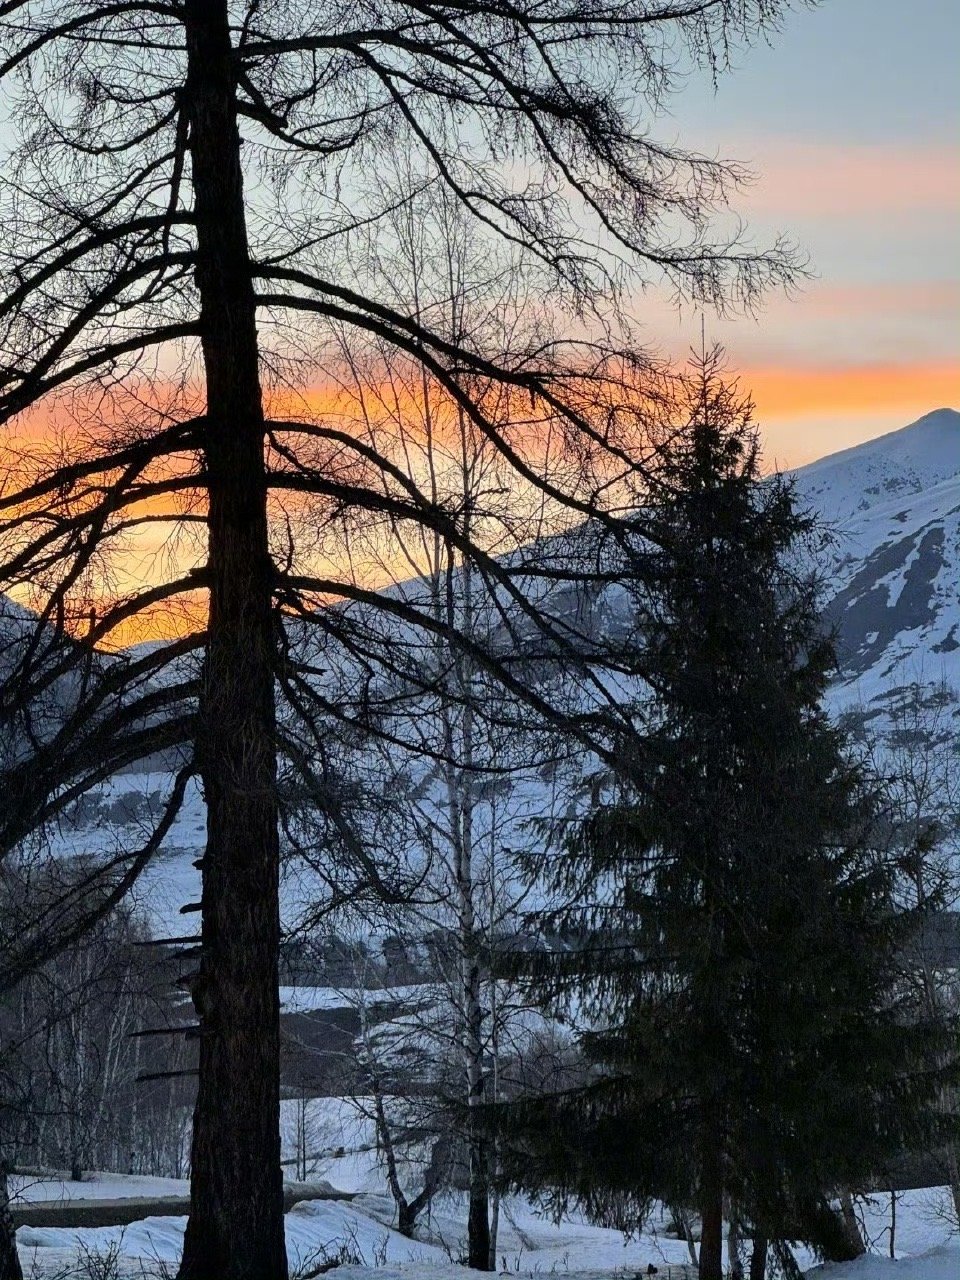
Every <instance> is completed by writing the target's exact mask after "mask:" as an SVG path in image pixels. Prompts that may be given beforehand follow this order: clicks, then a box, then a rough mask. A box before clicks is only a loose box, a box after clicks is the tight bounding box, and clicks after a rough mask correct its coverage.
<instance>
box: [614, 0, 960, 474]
mask: <svg viewBox="0 0 960 1280" xmlns="http://www.w3.org/2000/svg"><path fill="white" fill-rule="evenodd" d="M735 59H736V62H737V64H738V65H737V66H736V67H735V69H734V70H733V71H731V72H729V73H727V74H726V75H725V76H723V77H722V78H721V79H720V81H719V83H718V85H717V88H716V91H714V89H713V86H712V85H711V83H710V80H709V77H708V76H707V75H706V74H695V75H694V76H693V77H692V78H691V79H690V81H689V82H688V83H687V84H686V85H685V86H684V88H683V90H682V92H680V93H678V94H677V95H676V96H675V97H674V98H673V99H672V101H671V103H670V104H669V113H668V114H665V115H664V116H663V117H662V118H661V119H660V120H659V121H658V123H657V126H656V133H657V135H658V136H660V137H662V138H664V139H665V140H669V141H679V142H681V143H682V144H683V145H685V146H687V147H689V148H691V149H696V150H700V151H702V152H704V153H706V154H709V155H719V156H720V157H723V158H727V159H736V160H741V161H744V162H746V163H747V164H748V165H749V166H750V167H751V169H752V170H753V171H754V172H755V174H756V175H757V180H756V182H755V184H754V185H753V186H752V187H751V189H750V190H749V192H747V193H746V194H745V195H744V196H741V197H739V198H738V200H737V209H738V210H740V211H742V212H743V214H744V215H745V217H746V219H747V221H748V223H749V226H750V228H751V230H752V232H754V233H755V238H756V239H757V240H759V241H761V242H764V241H766V242H769V241H770V239H771V238H772V237H773V236H774V235H775V234H776V233H777V232H783V233H785V234H786V235H788V236H789V237H790V238H791V239H793V240H795V241H796V242H798V244H799V245H800V247H801V248H802V250H803V251H804V252H805V254H806V255H808V257H809V260H810V266H811V268H812V270H813V272H814V273H815V278H814V279H813V280H812V281H810V282H809V283H808V284H807V285H806V286H805V287H804V288H803V290H802V291H801V293H800V295H799V296H797V297H794V298H793V299H787V298H784V297H782V296H776V297H771V298H770V299H768V301H767V303H766V305H765V306H764V308H763V310H762V311H761V313H760V314H759V315H758V316H757V317H755V318H751V317H738V318H737V319H736V320H731V321H719V320H717V319H716V318H715V317H712V316H708V317H707V318H706V330H707V336H708V339H710V338H712V339H715V340H718V341H722V342H723V343H724V345H725V346H726V347H727V350H728V352H729V357H730V363H731V365H732V366H733V367H734V368H735V369H736V370H738V371H739V372H740V373H741V377H742V383H743V386H744V387H745V388H750V389H752V391H753V393H754V396H755V399H756V402H757V410H758V418H759V421H760V424H761V427H762V429H763V432H764V437H765V441H766V458H767V464H768V465H771V466H772V465H779V466H782V467H789V466H796V465H800V464H802V463H804V462H807V461H810V460H811V459H813V458H816V457H821V456H823V455H824V454H828V453H832V452H834V451H836V450H838V449H843V448H846V447H848V446H849V445H852V444H857V443H859V442H860V441H862V440H865V439H869V438H871V437H872V436H876V435H880V434H882V433H883V432H885V431H890V430H892V429H895V428H897V427H900V426H904V425H906V424H907V423H909V422H912V421H914V420H915V419H916V418H918V417H920V416H921V415H922V414H923V413H925V412H927V411H928V410H931V409H935V408H940V407H942V406H944V405H949V406H952V407H955V408H956V407H960V0H910V3H906V2H905V0H824V3H823V4H822V5H821V6H819V7H815V8H801V9H798V10H797V11H796V12H794V13H792V14H791V15H790V16H789V17H788V19H787V21H786V24H785V27H784V30H783V31H782V32H781V33H780V34H779V35H777V36H774V37H772V38H771V41H770V42H769V43H768V44H759V45H756V46H754V47H753V48H751V49H748V50H741V51H739V52H738V53H737V54H736V55H735ZM639 318H640V319H641V321H645V320H646V315H645V313H644V312H642V311H641V312H640V313H639ZM649 323H650V328H651V336H652V337H654V338H655V339H656V341H657V342H658V343H659V344H660V345H661V347H664V348H665V349H666V350H669V351H671V352H676V353H682V352H684V351H685V350H686V349H687V348H688V346H689V344H690V343H691V342H692V341H694V340H696V342H697V345H699V332H700V320H699V317H695V316H693V315H692V314H690V313H689V312H684V313H683V314H678V313H677V312H676V311H675V310H672V309H667V308H666V307H665V306H660V307H652V309H651V314H650V317H649Z"/></svg>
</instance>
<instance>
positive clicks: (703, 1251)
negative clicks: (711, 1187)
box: [698, 1194, 723, 1280]
mask: <svg viewBox="0 0 960 1280" xmlns="http://www.w3.org/2000/svg"><path fill="white" fill-rule="evenodd" d="M698 1275H699V1280H723V1197H722V1195H719V1194H717V1195H713V1194H707V1195H705V1196H704V1200H703V1205H702V1208H701V1226H700V1270H699V1272H698Z"/></svg>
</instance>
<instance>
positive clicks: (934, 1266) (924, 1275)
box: [338, 1244, 960, 1280]
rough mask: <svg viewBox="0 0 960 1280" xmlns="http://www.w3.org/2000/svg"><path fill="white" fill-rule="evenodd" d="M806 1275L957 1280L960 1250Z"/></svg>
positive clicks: (824, 1279) (821, 1279)
mask: <svg viewBox="0 0 960 1280" xmlns="http://www.w3.org/2000/svg"><path fill="white" fill-rule="evenodd" d="M338 1274H340V1273H338ZM806 1274H807V1275H808V1276H810V1277H811V1280H957V1276H960V1247H958V1246H957V1245H955V1244H954V1245H942V1246H941V1247H940V1248H938V1249H931V1250H930V1251H929V1252H927V1253H923V1254H918V1255H915V1256H913V1257H911V1258H897V1259H890V1258H878V1257H876V1256H867V1257H863V1258H858V1259H857V1261H856V1262H841V1263H831V1264H828V1265H826V1266H822V1267H814V1268H813V1270H812V1271H808V1272H807V1273H806ZM381 1280H385V1278H381Z"/></svg>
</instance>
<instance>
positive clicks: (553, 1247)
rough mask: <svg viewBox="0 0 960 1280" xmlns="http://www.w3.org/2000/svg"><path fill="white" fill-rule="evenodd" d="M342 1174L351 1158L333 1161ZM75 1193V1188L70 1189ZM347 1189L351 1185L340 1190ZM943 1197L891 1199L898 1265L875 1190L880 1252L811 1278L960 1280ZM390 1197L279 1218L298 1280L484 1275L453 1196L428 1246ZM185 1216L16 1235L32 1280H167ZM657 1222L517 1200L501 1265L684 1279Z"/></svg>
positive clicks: (92, 1187) (116, 1185)
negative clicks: (332, 1264)
mask: <svg viewBox="0 0 960 1280" xmlns="http://www.w3.org/2000/svg"><path fill="white" fill-rule="evenodd" d="M371 1162H372V1153H360V1154H358V1155H356V1156H355V1157H354V1158H353V1178H352V1181H353V1182H354V1183H361V1182H369V1181H371V1180H372V1178H373V1166H372V1163H371ZM335 1163H336V1164H338V1165H339V1166H340V1168H341V1171H342V1172H344V1173H347V1171H348V1158H347V1157H345V1156H344V1157H339V1158H337V1159H336V1161H335ZM184 1185H185V1184H183V1183H180V1182H176V1181H174V1180H172V1179H159V1178H125V1177H123V1176H122V1175H103V1176H102V1177H100V1178H98V1179H96V1180H95V1181H92V1182H84V1183H81V1184H70V1183H66V1184H63V1183H53V1182H46V1183H44V1182H37V1181H33V1180H25V1182H24V1185H23V1187H22V1194H23V1196H24V1198H27V1199H40V1198H43V1199H53V1198H58V1197H59V1196H64V1197H69V1196H70V1195H75V1194H83V1195H84V1196H86V1197H88V1198H89V1197H91V1196H93V1195H100V1196H104V1197H119V1196H128V1195H143V1194H160V1195H163V1194H166V1195H170V1194H173V1193H176V1192H181V1191H182V1190H183V1188H184ZM75 1188H76V1189H75ZM343 1189H347V1188H343ZM942 1204H943V1193H942V1192H939V1191H915V1192H906V1193H903V1194H902V1195H901V1196H899V1197H898V1203H897V1234H896V1252H897V1255H898V1257H897V1260H896V1261H892V1260H890V1259H889V1258H887V1257H883V1256H880V1255H881V1254H885V1253H887V1252H888V1249H889V1226H890V1204H889V1196H888V1195H886V1194H879V1195H877V1196H875V1197H873V1198H872V1200H871V1201H870V1202H869V1203H868V1205H867V1206H866V1212H865V1222H866V1227H867V1233H868V1236H869V1238H870V1239H871V1241H872V1242H873V1247H874V1249H875V1250H876V1253H874V1254H873V1255H872V1256H870V1257H867V1258H865V1259H862V1260H861V1261H859V1262H856V1263H849V1264H844V1265H842V1266H828V1267H819V1268H818V1267H815V1266H814V1263H813V1259H811V1258H809V1257H801V1259H800V1261H801V1265H803V1266H807V1267H811V1268H813V1269H812V1270H811V1272H810V1275H811V1278H813V1277H816V1280H957V1277H958V1276H960V1243H958V1242H957V1240H956V1238H954V1239H953V1240H951V1239H950V1228H949V1226H948V1225H947V1223H946V1222H945V1220H944V1218H943V1216H942V1213H941V1209H942ZM392 1217H393V1213H392V1204H391V1202H390V1200H389V1198H388V1197H386V1196H384V1195H382V1194H374V1193H370V1192H367V1193H363V1194H360V1195H359V1196H358V1197H357V1199H355V1200H354V1201H352V1202H350V1203H345V1202H341V1201H336V1202H329V1201H315V1202H310V1203H306V1204H300V1205H297V1206H296V1207H295V1208H294V1209H293V1210H292V1211H291V1212H290V1213H289V1214H288V1215H287V1218H286V1225H287V1248H288V1253H289V1257H290V1264H291V1273H292V1275H293V1276H294V1277H295V1276H296V1275H297V1274H298V1273H301V1274H302V1273H303V1272H305V1271H308V1270H309V1269H311V1267H313V1266H316V1265H317V1263H318V1262H319V1261H322V1260H324V1259H332V1258H335V1257H340V1258H342V1259H343V1260H344V1263H345V1264H346V1263H348V1262H349V1263H351V1264H353V1265H344V1266H343V1267H341V1268H338V1269H337V1271H336V1273H335V1274H336V1275H337V1276H342V1277H343V1278H344V1280H360V1278H361V1277H368V1276H375V1277H376V1280H415V1277H423V1280H468V1278H469V1277H471V1276H473V1275H475V1274H477V1275H478V1274H479V1273H473V1272H470V1271H468V1270H467V1269H466V1268H464V1267H463V1266H460V1265H458V1264H457V1262H456V1259H457V1257H458V1256H459V1254H460V1251H461V1249H462V1234H461V1233H462V1224H463V1221H464V1208H463V1205H462V1204H460V1203H459V1202H458V1201H457V1200H456V1199H448V1200H446V1201H441V1202H439V1203H438V1204H437V1205H436V1207H435V1210H434V1212H433V1214H432V1216H431V1218H430V1220H429V1222H425V1223H424V1233H423V1234H424V1239H422V1240H419V1241H411V1240H407V1239H405V1238H404V1237H402V1236H400V1235H399V1234H398V1233H397V1232H396V1231H394V1230H393V1229H392V1227H391V1225H390V1224H391V1221H392ZM184 1225H185V1219H183V1218H147V1219H145V1220H144V1221H142V1222H136V1223H133V1224H131V1225H129V1226H127V1227H101V1228H86V1229H74V1228H47V1227H44V1228H37V1227H22V1228H21V1229H20V1230H19V1231H18V1233H17V1242H18V1245H19V1248H20V1255H21V1258H22V1261H23V1263H24V1271H25V1275H26V1276H27V1277H30V1278H31V1280H32V1278H34V1277H35V1278H36V1280H54V1278H56V1280H67V1278H68V1277H69V1278H70V1280H73V1278H74V1277H76V1278H77V1280H101V1278H102V1280H121V1278H126V1277H137V1278H138V1280H139V1278H143V1280H146V1278H147V1277H149V1278H150V1280H164V1278H165V1277H168V1276H172V1275H173V1274H175V1270H176V1263H177V1261H178V1258H179V1255H180V1249H181V1245H182V1238H183V1228H184ZM663 1228H664V1222H663V1221H662V1220H661V1221H657V1220H654V1221H653V1222H652V1223H651V1224H649V1226H648V1228H647V1229H646V1230H645V1231H644V1233H643V1234H642V1235H641V1236H640V1237H639V1238H638V1239H635V1240H633V1241H629V1242H626V1243H625V1242H624V1241H623V1238H622V1237H621V1236H620V1235H619V1233H617V1232H614V1231H605V1230H602V1229H600V1228H597V1227H592V1226H590V1225H589V1224H587V1223H585V1222H583V1221H582V1220H577V1219H572V1220H569V1221H566V1222H563V1223H560V1224H553V1223H551V1222H549V1221H547V1220H545V1219H544V1218H543V1217H541V1216H540V1215H538V1214H537V1212H536V1211H535V1210H534V1209H533V1207H532V1206H531V1205H529V1204H528V1203H526V1202H525V1201H522V1200H510V1201H509V1202H508V1203H507V1204H506V1205H505V1206H504V1216H503V1219H502V1223H501V1233H500V1248H499V1249H498V1254H499V1255H500V1256H499V1257H498V1269H499V1270H500V1271H501V1273H504V1272H506V1273H507V1274H510V1275H514V1276H519V1277H536V1278H539V1277H546V1276H565V1275H569V1276H575V1277H577V1280H614V1278H615V1277H622V1278H624V1280H626V1278H629V1280H633V1277H635V1276H637V1275H638V1274H643V1273H645V1272H646V1268H647V1264H648V1263H651V1262H652V1263H653V1264H654V1265H655V1266H657V1267H658V1268H659V1277H660V1280H686V1277H687V1276H688V1275H689V1274H692V1273H691V1272H690V1271H689V1270H688V1268H687V1266H686V1265H685V1264H687V1262H688V1255H687V1249H686V1245H685V1244H683V1243H681V1242H680V1241H678V1240H675V1239H671V1238H668V1237H667V1236H665V1235H664V1234H663Z"/></svg>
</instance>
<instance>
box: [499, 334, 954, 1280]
mask: <svg viewBox="0 0 960 1280" xmlns="http://www.w3.org/2000/svg"><path fill="white" fill-rule="evenodd" d="M751 408H752V406H751V405H750V403H749V402H748V401H745V400H742V399H741V398H739V397H738V395H737V393H736V389H735V387H731V386H730V385H728V384H727V383H726V382H725V381H724V379H723V377H722V374H721V367H720V355H719V353H712V354H709V355H705V356H704V357H703V359H702V361H701V362H700V363H699V367H698V368H697V369H696V370H695V372H694V376H693V377H692V378H691V381H690V387H689V416H688V418H687V419H686V421H680V422H678V425H677V429H676V431H675V433H674V434H673V435H672V436H670V437H668V438H667V439H666V440H665V441H664V445H663V454H664V469H663V478H664V483H665V488H664V491H663V492H662V494H661V495H660V496H659V498H657V497H656V495H654V498H655V500H654V503H653V505H652V507H651V509H650V510H649V511H648V513H647V521H646V523H645V526H644V529H645V532H647V533H649V534H650V535H652V538H653V541H652V542H651V543H649V544H648V545H647V546H646V547H645V548H644V547H643V546H642V545H640V546H638V548H637V552H636V564H637V572H636V574H635V576H634V575H632V574H631V572H630V566H625V585H626V586H627V589H628V590H630V586H629V584H630V582H631V581H632V582H633V583H634V584H636V589H635V591H634V601H635V610H636V620H635V625H636V636H637V643H638V649H639V651H640V652H641V653H642V661H643V665H644V673H645V675H646V677H647V680H648V687H647V690H646V694H645V696H643V697H641V698H640V699H638V701H637V702H636V704H635V707H634V713H635V715H636V716H637V719H638V722H639V724H640V725H641V726H642V728H641V729H640V731H639V733H638V737H637V739H636V741H635V742H634V743H633V744H632V745H631V744H629V743H627V744H625V748H624V752H623V754H622V757H621V762H620V768H619V770H618V771H617V773H616V774H615V775H614V776H613V778H612V779H610V781H609V783H608V788H607V789H606V797H605V798H604V799H603V800H602V801H601V802H599V803H598V804H597V805H596V806H595V808H594V811H593V812H592V813H590V814H589V815H588V816H586V817H585V818H583V819H580V820H579V821H578V822H577V824H576V826H575V827H574V829H573V831H572V832H571V834H570V836H569V838H568V840H567V842H566V844H565V846H564V848H563V849H561V850H559V851H558V853H557V856H556V862H555V864H554V865H553V867H552V869H551V870H552V878H553V880H554V882H555V884H556V885H557V886H559V888H560V890H561V900H562V901H565V902H567V903H571V902H572V903H573V905H572V906H565V907H563V908H562V909H561V910H560V911H559V913H557V914H556V915H554V916H553V917H552V918H551V921H550V922H551V924H552V926H553V927H554V928H557V927H558V926H562V927H563V930H564V934H565V936H566V937H567V938H568V939H570V940H571V945H570V948H569V950H568V951H566V952H563V953H559V954H557V955H555V956H553V957H549V956H548V957H547V958H546V959H545V960H544V961H543V963H542V965H541V967H542V969H543V976H544V980H545V981H546V983H547V990H548V991H552V992H553V993H554V995H557V994H559V995H560V996H561V997H567V996H569V995H571V994H573V995H575V996H576V997H577V999H578V1001H579V1002H580V1008H581V1010H582V1011H583V1013H582V1020H581V1027H582V1030H581V1035H580V1043H581V1047H582V1049H583V1052H584V1056H585V1060H586V1062H587V1064H589V1067H590V1068H591V1071H590V1079H589V1080H588V1082H587V1083H586V1084H585V1085H584V1086H583V1087H581V1088H579V1089H574V1090H572V1091H570V1092H569V1093H567V1094H563V1095H560V1096H559V1097H553V1098H549V1097H548V1098H546V1099H544V1100H540V1101H533V1102H530V1103H524V1104H523V1105H522V1106H521V1108H520V1110H519V1116H520V1117H521V1118H523V1117H525V1119H526V1122H527V1125H528V1130H527V1140H526V1141H525V1142H523V1143H522V1144H520V1146H519V1147H518V1148H517V1150H516V1151H515V1155H514V1173H513V1176H514V1180H515V1181H516V1182H517V1183H518V1184H520V1185H522V1186H526V1187H532V1188H534V1189H538V1188H539V1189H540V1190H541V1191H543V1190H544V1188H546V1189H547V1190H548V1191H549V1190H550V1189H551V1188H552V1189H553V1194H555V1195H557V1196H558V1197H559V1198H560V1199H561V1200H562V1199H563V1198H564V1197H565V1198H567V1199H568V1200H572V1201H575V1202H579V1203H580V1204H582V1205H583V1206H584V1207H585V1208H586V1209H587V1210H588V1212H590V1213H591V1214H592V1215H594V1216H596V1217H598V1218H600V1219H601V1220H603V1221H605V1222H607V1223H610V1224H614V1225H617V1226H620V1227H623V1228H624V1229H628V1230H629V1229H635V1228H636V1227H637V1225H638V1224H639V1223H640V1221H642V1218H643V1214H644V1213H645V1211H646V1208H647V1206H648V1205H649V1203H650V1201H652V1200H654V1199H658V1200H661V1201H663V1202H664V1203H666V1204H668V1205H680V1206H689V1207H691V1208H693V1209H694V1210H695V1211H696V1212H697V1214H698V1216H699V1218H700V1221H701V1224H702V1226H701V1242H700V1252H699V1274H700V1276H701V1280H721V1277H722V1275H723V1222H724V1217H725V1215H726V1216H727V1217H728V1219H729V1220H731V1221H733V1222H735V1223H736V1224H737V1227H738V1228H739V1227H740V1226H741V1225H742V1226H743V1227H745V1228H746V1229H748V1230H749V1231H750V1232H751V1233H752V1234H753V1235H754V1238H755V1240H756V1241H758V1242H759V1243H758V1246H757V1248H758V1259H765V1257H766V1250H767V1247H768V1245H767V1243H766V1242H769V1246H770V1247H771V1248H772V1249H774V1250H775V1252H776V1254H777V1260H778V1263H779V1264H780V1266H781V1267H782V1268H785V1269H786V1270H787V1271H788V1273H790V1274H797V1275H798V1274H799V1272H798V1271H797V1268H796V1265H795V1264H794V1263H793V1262H792V1257H791V1255H790V1252H789V1242H790V1241H791V1240H795V1239H801V1240H804V1241H806V1242H808V1243H810V1244H812V1245H813V1246H814V1247H816V1248H818V1249H820V1250H821V1251H822V1252H824V1253H825V1254H827V1256H832V1257H844V1256H850V1255H851V1248H852V1246H851V1240H850V1238H849V1236H848V1235H847V1233H846V1231H845V1229H844V1226H843V1223H842V1220H841V1219H840V1217H839V1215H838V1214H837V1213H836V1212H835V1211H834V1210H833V1209H832V1208H831V1204H830V1201H831V1198H832V1197H834V1196H836V1195H837V1194H838V1193H840V1192H842V1191H844V1190H845V1189H849V1188H851V1187H859V1186H864V1185H869V1179H871V1178H872V1177H877V1176H882V1175H883V1173H884V1171H885V1170H887V1169H888V1168H889V1166H890V1161H891V1160H892V1159H894V1158H896V1157H897V1156H898V1155H899V1154H902V1153H903V1152H904V1151H910V1150H913V1151H917V1150H926V1149H927V1144H928V1143H930V1142H936V1141H937V1139H938V1137H939V1138H940V1139H941V1140H942V1138H943V1136H944V1135H945V1134H946V1133H947V1132H949V1130H950V1129H951V1127H952V1126H955V1124H956V1116H955V1115H953V1116H946V1115H945V1114H944V1113H943V1111H942V1097H941V1089H942V1088H943V1085H944V1084H945V1082H946V1081H948V1080H949V1079H950V1078H952V1076H953V1075H954V1074H955V1073H956V1071H957V1065H958V1064H957V1058H956V1050H955V1047H954V1048H953V1050H952V1051H950V1050H949V1049H948V1046H949V1042H950V1041H949V1037H950V1034H951V1033H950V1030H949V1028H946V1027H944V1026H943V1025H942V1023H941V1024H938V1022H937V1020H936V1019H935V1018H932V1017H929V1016H924V1015H921V1016H919V1017H910V1016H909V1015H908V1013H907V1002H906V1000H905V999H904V992H903V990H902V984H901V968H902V966H901V957H900V950H901V947H902V944H903V940H904V938H905V937H906V936H908V933H909V930H910V929H911V927H912V925H911V921H910V918H909V916H908V915H906V914H904V913H902V912H900V911H898V909H897V884H898V877H899V864H898V859H897V857H896V856H891V854H890V851H889V848H888V842H887V838H886V830H885V827H886V823H885V821H883V820H882V819H883V814H884V804H885V802H884V797H883V795H882V792H881V790H880V787H879V784H878V782H877V781H876V780H875V779H874V778H873V777H872V776H871V774H870V773H869V771H867V770H866V769H865V768H864V767H863V766H862V765H861V764H860V763H859V762H858V760H857V758H856V756H855V755H854V754H853V752H852V751H851V750H850V744H849V743H848V742H847V741H846V740H845V739H844V736H843V734H842V733H841V731H840V730H839V729H837V728H836V727H835V726H834V725H833V724H831V722H830V720H829V718H828V717H827V714H826V713H825V711H824V710H823V708H822V705H821V702H822V698H823V694H824V692H825V688H826V683H827V679H828V676H829V673H830V672H831V670H832V669H833V666H834V659H833V651H832V646H831V643H830V640H829V636H828V635H826V634H825V624H824V623H823V621H822V619H821V617H820V615H819V611H818V608H817V588H816V582H815V580H814V579H813V577H812V576H811V575H810V572H809V568H808V560H809V555H810V552H811V550H812V549H813V548H811V546H810V545H809V544H808V545H807V546H805V542H808V539H809V538H810V536H811V534H812V532H813V530H812V525H811V519H810V517H808V516H807V515H805V514H804V513H803V512H800V511H798V510H796V508H795V507H794V503H793V499H792V497H791V493H790V489H789V486H788V485H787V484H786V483H784V482H782V481H780V480H779V479H778V478H773V479H770V480H767V481H766V482H763V481H762V478H761V475H760V472H759V464H758V456H757V438H756V433H755V430H754V429H753V427H752V426H751V423H750V418H751ZM507 1114H508V1116H509V1114H510V1113H509V1112H508V1113H507ZM861 1251H862V1248H861ZM764 1265H765V1263H764V1262H763V1261H762V1260H758V1271H760V1272H762V1270H763V1267H764Z"/></svg>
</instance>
